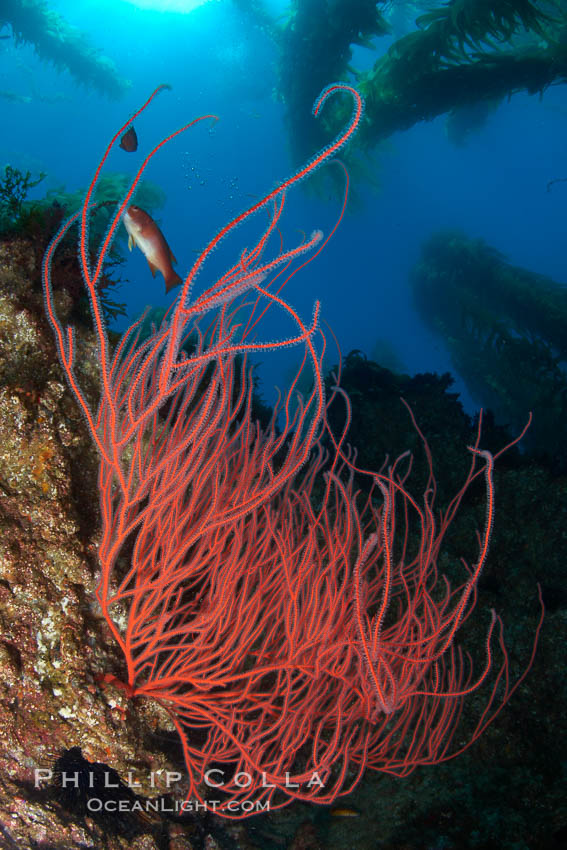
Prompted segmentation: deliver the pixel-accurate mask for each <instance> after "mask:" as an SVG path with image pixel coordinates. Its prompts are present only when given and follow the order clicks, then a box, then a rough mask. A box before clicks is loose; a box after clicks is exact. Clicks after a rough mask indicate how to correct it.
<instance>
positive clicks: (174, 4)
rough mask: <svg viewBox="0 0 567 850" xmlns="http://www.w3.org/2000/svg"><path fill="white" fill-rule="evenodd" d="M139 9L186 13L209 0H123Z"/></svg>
mask: <svg viewBox="0 0 567 850" xmlns="http://www.w3.org/2000/svg"><path fill="white" fill-rule="evenodd" d="M123 2H124V3H130V5H131V6H137V7H138V8H139V9H152V10H153V11H155V12H181V14H187V13H188V12H192V11H193V10H194V9H196V8H197V7H198V6H204V5H205V3H210V2H211V0H123Z"/></svg>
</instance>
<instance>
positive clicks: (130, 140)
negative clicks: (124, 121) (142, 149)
mask: <svg viewBox="0 0 567 850" xmlns="http://www.w3.org/2000/svg"><path fill="white" fill-rule="evenodd" d="M120 147H121V148H122V150H123V151H128V153H134V151H137V150H138V137H137V135H136V131H135V130H134V127H130V128H129V129H128V130H126V132H125V133H124V135H123V136H122V138H121V139H120Z"/></svg>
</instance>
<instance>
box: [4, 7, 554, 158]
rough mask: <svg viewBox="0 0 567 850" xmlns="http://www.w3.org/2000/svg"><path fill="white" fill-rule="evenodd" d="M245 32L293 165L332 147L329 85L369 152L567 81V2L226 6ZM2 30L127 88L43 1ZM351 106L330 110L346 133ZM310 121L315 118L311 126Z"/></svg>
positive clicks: (101, 86)
mask: <svg viewBox="0 0 567 850" xmlns="http://www.w3.org/2000/svg"><path fill="white" fill-rule="evenodd" d="M226 3H227V5H228V6H232V7H233V8H235V9H236V10H237V11H238V12H239V14H240V15H241V19H242V21H243V22H244V24H245V25H246V24H248V25H249V26H250V27H254V28H256V29H259V30H261V31H262V32H263V33H264V34H265V35H266V36H267V37H268V38H269V39H270V40H271V41H272V42H273V43H274V45H275V46H276V49H277V55H278V59H277V66H278V81H277V91H276V94H277V96H278V97H279V98H280V100H281V101H283V103H284V104H285V109H286V117H287V123H288V128H289V140H290V146H291V149H292V153H293V156H294V159H295V160H297V161H300V160H302V159H303V158H304V157H305V156H309V155H311V154H312V152H313V150H317V149H318V147H320V146H321V145H322V143H323V140H324V139H326V138H328V134H329V129H331V130H334V129H335V127H331V128H329V127H328V126H327V127H326V126H324V122H319V124H317V122H315V121H312V120H310V104H311V103H312V102H313V101H314V99H315V97H316V96H317V94H318V92H319V91H321V89H322V88H323V87H324V86H325V85H327V84H328V83H329V82H330V81H332V80H339V79H341V80H346V81H349V82H352V83H355V84H356V86H357V88H358V90H359V91H361V93H362V94H363V95H364V96H365V98H366V114H365V120H364V123H363V125H362V127H361V130H360V133H359V136H358V141H357V144H358V145H359V146H362V147H363V148H365V149H370V148H372V147H373V146H375V145H376V144H377V143H379V142H380V141H381V140H382V139H384V138H386V137H387V136H389V135H391V134H392V133H393V132H395V131H397V130H404V129H407V128H408V127H411V126H412V125H413V124H415V123H416V122H419V121H423V120H428V119H431V118H434V117H435V116H437V115H442V114H449V115H450V116H451V115H453V114H454V113H457V114H460V112H461V110H465V112H464V114H465V115H466V116H467V118H466V119H464V120H470V121H473V122H474V121H478V120H479V119H478V111H477V112H472V113H471V112H470V111H467V110H470V109H471V107H472V106H474V105H475V104H481V105H486V104H490V105H494V103H497V102H498V101H499V100H501V99H502V98H504V97H507V96H509V95H511V94H514V93H515V92H520V91H527V92H528V93H530V94H536V93H541V92H542V91H544V90H545V89H546V88H547V87H548V86H550V85H552V84H553V83H560V82H565V81H567V2H566V0H449V2H447V3H441V2H439V3H435V2H432V0H416V2H410V0H396V2H395V3H392V2H391V0H378V2H375V0H291V2H290V4H289V9H288V12H287V14H286V15H284V16H283V17H280V18H275V17H274V16H273V15H272V14H271V12H270V8H269V4H268V3H266V2H264V0H226ZM400 16H403V17H404V20H405V23H406V28H412V26H413V22H414V21H415V27H416V28H412V29H411V31H410V32H408V33H407V34H406V35H403V36H402V37H400V38H398V39H397V40H395V41H394V42H393V43H392V44H391V45H390V47H389V49H388V50H387V51H385V52H384V51H383V50H382V49H381V45H382V41H381V39H382V37H383V36H390V37H391V36H392V34H393V25H392V22H393V21H394V20H395V19H396V18H398V19H399V18H400ZM0 30H1V31H2V33H3V36H4V38H6V37H7V36H8V37H12V38H13V40H14V42H15V43H16V45H18V44H32V45H33V47H34V49H35V50H36V52H37V54H38V55H39V57H40V58H41V59H44V60H45V61H47V62H51V63H53V64H54V65H55V67H57V68H58V69H67V70H68V71H69V72H70V73H71V74H72V75H73V76H74V77H75V79H76V80H78V81H79V82H81V83H83V84H84V85H86V86H87V87H91V88H94V89H97V90H98V91H99V92H101V93H103V94H105V95H107V96H109V97H120V96H121V95H122V94H124V93H125V92H126V91H127V89H128V86H129V83H128V81H127V80H126V79H125V78H123V77H122V76H120V74H119V73H118V71H117V69H116V67H115V65H114V63H113V62H112V60H111V59H109V58H108V57H106V56H104V55H102V54H101V53H100V51H98V50H97V48H96V46H95V45H92V44H91V43H90V41H89V38H88V36H86V35H85V34H84V33H82V32H80V31H79V30H78V29H76V28H75V27H72V26H71V25H70V24H68V23H67V22H66V21H65V20H64V18H63V17H62V16H61V15H59V14H57V13H56V12H54V11H52V10H50V9H49V8H48V4H47V3H46V2H45V0H4V2H2V4H1V6H0ZM355 46H359V47H364V48H367V49H368V50H369V57H371V55H372V53H371V52H374V53H376V54H379V55H378V58H377V60H376V62H375V64H374V66H373V67H372V68H371V69H370V70H364V71H363V70H358V69H357V68H356V67H353V64H352V60H353V48H354V47H355ZM342 108H344V107H340V106H336V107H335V109H334V113H335V114H334V115H333V110H330V117H327V119H326V121H327V122H328V123H331V124H336V125H337V126H338V125H339V124H340V123H341V121H343V120H344V117H345V116H344V115H342V114H340V113H341V109H342ZM305 116H307V117H305Z"/></svg>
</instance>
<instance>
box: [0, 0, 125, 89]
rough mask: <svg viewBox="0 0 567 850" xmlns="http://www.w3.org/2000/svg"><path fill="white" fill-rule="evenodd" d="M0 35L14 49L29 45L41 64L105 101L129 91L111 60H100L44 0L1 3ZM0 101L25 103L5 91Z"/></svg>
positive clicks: (4, 0)
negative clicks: (69, 78)
mask: <svg viewBox="0 0 567 850" xmlns="http://www.w3.org/2000/svg"><path fill="white" fill-rule="evenodd" d="M0 32H2V39H3V41H4V40H5V41H6V42H9V41H11V40H12V39H13V42H14V43H15V44H16V46H20V45H25V44H31V45H32V46H33V48H34V50H35V52H36V53H37V55H38V56H39V58H40V59H41V60H42V61H45V62H48V63H51V64H52V65H54V66H55V68H57V70H58V71H63V70H66V71H68V72H69V73H70V74H71V75H72V77H74V79H75V80H76V81H77V82H78V83H81V84H82V85H84V86H85V87H87V88H92V89H95V90H96V91H98V92H100V93H101V94H103V95H106V96H107V97H110V98H119V97H121V96H122V95H124V94H125V93H126V92H127V91H128V89H129V87H130V83H129V81H128V80H127V79H125V78H123V77H121V76H120V75H119V73H118V71H117V68H116V65H115V64H114V62H113V61H112V59H109V58H108V57H107V56H103V55H102V54H101V53H100V51H99V50H98V49H97V48H96V47H95V46H94V45H93V44H91V41H90V39H89V37H88V36H87V35H86V34H85V33H83V32H81V31H80V30H79V29H77V27H73V26H71V25H70V24H69V23H67V21H66V20H65V19H64V18H63V17H62V16H61V15H59V14H58V13H57V12H54V11H53V10H52V9H49V7H48V4H47V3H46V2H44V0H2V3H0ZM1 43H2V42H0V44H1ZM0 97H4V98H5V99H8V100H18V101H22V100H23V101H24V102H26V100H27V98H26V97H25V96H21V95H17V94H16V93H14V92H6V91H3V92H0Z"/></svg>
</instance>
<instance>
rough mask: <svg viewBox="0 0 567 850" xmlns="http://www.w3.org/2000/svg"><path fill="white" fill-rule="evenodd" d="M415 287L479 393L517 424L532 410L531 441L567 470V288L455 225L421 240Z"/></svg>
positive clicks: (535, 450) (422, 308)
mask: <svg viewBox="0 0 567 850" xmlns="http://www.w3.org/2000/svg"><path fill="white" fill-rule="evenodd" d="M412 286H413V293H414V299H415V304H416V307H417V309H418V311H419V313H420V315H421V316H422V318H423V319H424V321H425V322H426V323H427V324H428V325H429V327H430V328H431V329H432V330H433V331H434V332H435V333H437V334H438V335H439V336H440V337H441V338H442V339H443V342H444V344H445V345H446V346H447V348H448V350H449V353H450V355H451V359H452V361H453V364H454V366H455V369H456V370H457V371H458V373H459V374H460V375H461V377H462V378H463V380H464V381H465V383H466V385H467V387H468V390H469V392H470V393H471V395H472V396H473V397H474V398H475V400H476V401H478V402H480V403H481V404H485V405H487V406H488V407H489V408H490V409H491V410H492V411H493V412H494V413H495V414H496V416H497V419H498V421H499V422H505V423H507V424H508V425H510V426H511V427H512V429H515V428H521V427H522V425H523V423H524V422H525V419H526V411H528V410H531V411H532V412H533V414H534V416H533V424H532V426H531V428H530V430H529V432H528V434H527V435H526V445H527V447H529V449H530V451H531V453H532V454H535V455H536V456H539V457H542V458H547V459H548V460H550V461H551V462H552V466H553V467H554V468H555V469H556V470H561V471H563V472H564V471H565V470H567V450H566V448H565V436H564V435H565V424H566V423H567V374H566V372H565V363H566V362H567V335H566V334H565V328H566V327H567V288H566V287H565V286H563V285H562V284H560V283H558V282H556V281H554V280H552V279H551V278H549V277H546V276H544V275H541V274H536V273H535V272H532V271H529V270H528V269H524V268H521V267H519V266H513V265H511V264H510V263H509V262H508V261H507V260H506V258H505V257H504V256H503V255H502V254H501V253H500V252H499V251H497V250H496V249H495V248H493V247H491V246H490V245H487V244H486V243H485V242H484V241H483V240H482V239H470V238H467V237H466V236H465V235H464V234H463V233H460V232H456V231H455V232H451V231H449V232H440V233H436V234H434V235H433V236H432V237H431V238H430V239H429V240H428V241H427V242H426V243H425V244H424V245H423V248H422V254H421V258H420V260H419V262H418V263H417V265H416V266H415V268H414V270H413V274H412ZM518 363H521V364H522V368H521V369H518Z"/></svg>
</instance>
